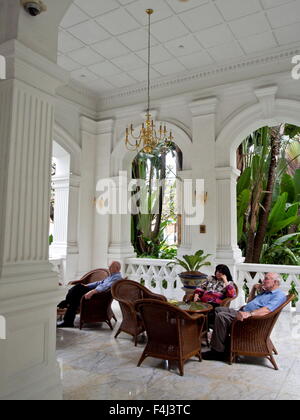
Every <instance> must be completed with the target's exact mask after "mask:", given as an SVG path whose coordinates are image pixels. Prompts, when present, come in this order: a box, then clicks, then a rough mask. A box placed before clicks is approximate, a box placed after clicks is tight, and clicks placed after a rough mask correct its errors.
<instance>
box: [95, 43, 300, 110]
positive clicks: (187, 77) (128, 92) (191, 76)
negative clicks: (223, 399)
mask: <svg viewBox="0 0 300 420" xmlns="http://www.w3.org/2000/svg"><path fill="white" fill-rule="evenodd" d="M298 54H300V47H297V46H296V47H295V48H293V49H291V48H290V49H288V50H286V49H285V50H283V51H277V52H276V51H275V52H274V53H273V54H268V55H261V56H258V57H257V56H256V57H251V58H244V59H243V60H239V61H236V62H232V63H227V64H224V65H217V66H214V67H213V68H212V67H211V66H210V67H209V68H206V69H205V70H200V71H192V72H188V73H184V74H178V75H175V76H173V77H165V78H163V79H158V80H154V81H152V83H151V91H152V92H155V91H158V90H163V89H171V88H173V89H174V87H176V86H184V85H187V84H189V83H192V82H197V81H200V80H205V79H209V78H213V77H215V76H220V75H225V74H229V73H232V72H236V71H242V70H245V69H247V68H251V67H257V66H261V65H267V64H272V63H276V62H281V61H286V60H288V59H290V58H292V57H293V56H295V55H298ZM146 92H147V86H146V84H145V83H142V84H138V85H136V87H132V86H131V87H128V88H124V89H118V90H116V91H112V92H109V93H108V94H107V95H103V96H102V97H99V102H100V103H101V105H102V106H104V108H105V107H106V106H110V105H113V104H114V103H118V101H119V100H120V99H124V98H129V97H134V96H139V95H141V96H142V95H145V94H146Z"/></svg>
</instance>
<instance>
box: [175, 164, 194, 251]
mask: <svg viewBox="0 0 300 420" xmlns="http://www.w3.org/2000/svg"><path fill="white" fill-rule="evenodd" d="M177 176H178V178H179V179H180V181H178V180H177V199H178V200H179V201H180V202H179V203H178V205H179V209H180V213H181V214H180V220H181V243H180V246H179V248H178V255H184V254H190V253H191V248H192V231H191V225H190V224H188V223H187V215H186V214H185V206H184V191H183V188H184V181H187V180H191V182H192V181H193V179H192V177H193V173H192V171H191V170H190V171H189V170H187V171H180V172H178V174H177Z"/></svg>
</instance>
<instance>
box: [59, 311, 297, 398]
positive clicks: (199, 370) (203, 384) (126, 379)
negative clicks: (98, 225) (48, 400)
mask: <svg viewBox="0 0 300 420" xmlns="http://www.w3.org/2000/svg"><path fill="white" fill-rule="evenodd" d="M114 310H115V313H116V314H117V318H118V319H121V314H120V311H119V308H118V306H115V307H114ZM118 325H119V324H116V325H115V327H114V331H111V330H110V329H109V327H108V326H107V325H106V324H97V325H92V326H87V327H86V328H84V329H83V330H82V331H80V330H79V329H78V328H74V329H58V330H57V358H58V361H59V364H60V366H61V370H62V372H61V373H62V382H63V389H64V399H66V400H187V399H189V400H228V399H230V400H275V399H282V400H285V399H287V400H297V399H300V354H299V345H300V316H299V314H295V313H290V312H284V313H282V314H281V316H280V318H279V320H278V322H277V324H276V326H275V329H274V331H273V334H272V340H273V342H274V344H275V346H276V348H277V350H278V352H279V355H278V356H275V359H276V362H277V364H278V366H279V370H278V371H275V370H274V369H273V368H272V366H271V364H270V363H269V362H268V361H267V360H266V359H261V358H250V357H240V358H239V360H238V362H237V363H235V364H233V365H232V366H229V365H228V364H226V363H223V362H214V361H202V362H201V363H200V362H199V361H198V360H197V358H193V359H190V360H189V361H187V362H186V363H185V366H184V376H183V377H181V376H179V373H178V369H177V365H176V363H170V364H169V363H167V362H165V361H162V360H158V359H153V358H147V359H146V360H145V361H144V362H143V364H142V366H141V367H139V368H138V367H137V366H136V365H137V363H138V360H139V358H140V356H141V353H142V351H143V349H144V345H145V340H144V339H143V337H141V339H140V340H139V343H138V346H137V347H134V344H133V341H132V339H131V337H130V336H128V335H126V334H124V333H121V334H120V335H119V337H118V338H117V339H116V340H115V339H114V334H115V332H116V329H117V328H118ZM203 350H205V347H203Z"/></svg>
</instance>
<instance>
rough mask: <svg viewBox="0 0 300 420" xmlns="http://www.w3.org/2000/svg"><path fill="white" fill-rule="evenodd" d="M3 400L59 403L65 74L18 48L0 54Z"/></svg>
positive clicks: (7, 47)
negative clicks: (59, 204) (56, 120)
mask: <svg viewBox="0 0 300 420" xmlns="http://www.w3.org/2000/svg"><path fill="white" fill-rule="evenodd" d="M0 54H2V55H4V56H5V57H6V59H7V63H8V66H7V68H8V74H7V80H5V81H1V82H0V138H1V143H0V147H1V153H0V194H1V206H0V313H1V315H2V316H4V317H5V320H6V328H7V334H6V335H7V338H6V340H0V355H1V357H0V371H1V375H0V399H3V398H4V399H6V398H8V399H19V398H20V399H35V398H44V397H46V398H50V399H51V398H61V396H62V389H61V384H60V375H59V369H58V365H57V363H56V355H55V346H56V339H55V333H56V329H55V321H56V304H57V302H58V300H59V299H60V298H61V292H60V291H59V288H58V278H57V276H56V275H55V274H54V273H53V272H52V267H51V265H50V264H49V262H48V248H49V246H48V232H49V201H50V167H51V155H52V153H51V150H52V140H53V115H54V104H55V99H54V95H55V90H56V88H57V87H58V86H59V85H61V84H64V83H65V82H66V80H67V79H66V77H65V72H63V71H61V70H60V69H59V68H58V67H57V66H56V65H55V64H53V63H51V62H49V61H48V60H46V59H45V58H44V57H41V56H39V55H38V54H35V53H33V52H32V51H31V50H30V49H28V48H25V47H24V46H23V45H22V44H20V43H19V42H18V41H15V40H13V41H9V42H7V43H6V44H3V45H1V46H0Z"/></svg>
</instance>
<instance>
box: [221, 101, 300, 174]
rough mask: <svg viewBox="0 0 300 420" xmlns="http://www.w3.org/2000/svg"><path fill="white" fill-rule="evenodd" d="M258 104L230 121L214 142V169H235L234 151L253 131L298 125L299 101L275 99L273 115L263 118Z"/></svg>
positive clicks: (299, 115)
mask: <svg viewBox="0 0 300 420" xmlns="http://www.w3.org/2000/svg"><path fill="white" fill-rule="evenodd" d="M262 116H263V109H262V106H261V104H260V103H257V104H255V105H252V106H250V107H248V108H246V109H245V110H243V111H241V112H240V113H238V114H237V115H235V116H234V117H232V118H231V119H230V121H229V122H227V124H226V125H225V126H224V127H223V129H222V130H221V132H220V134H219V135H218V138H217V141H216V167H229V166H231V167H233V168H235V167H236V149H237V147H238V146H239V145H240V144H241V143H242V141H243V140H244V139H245V138H246V137H247V136H248V135H249V134H250V133H252V132H253V131H255V130H257V129H258V128H261V127H264V126H274V125H276V124H278V123H283V122H285V123H289V124H294V125H300V101H295V100H290V99H276V100H275V106H274V110H273V115H271V116H270V117H269V118H263V117H262Z"/></svg>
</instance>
